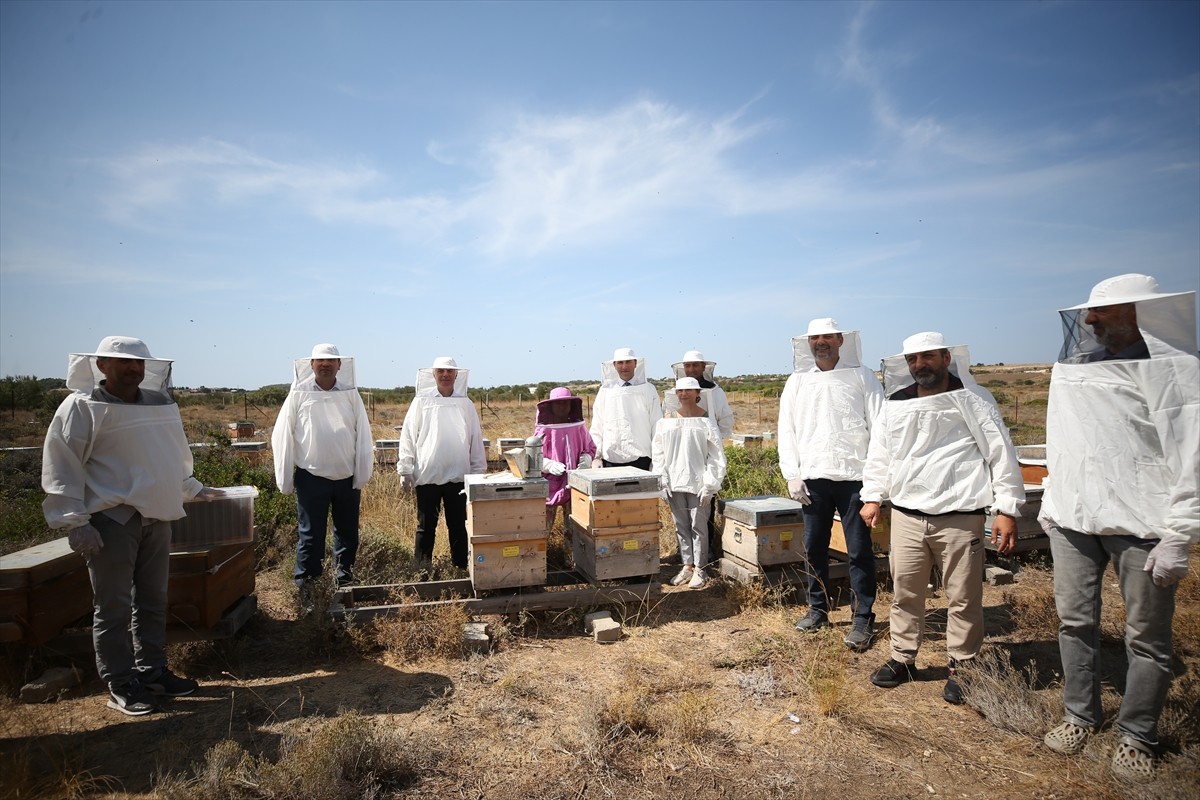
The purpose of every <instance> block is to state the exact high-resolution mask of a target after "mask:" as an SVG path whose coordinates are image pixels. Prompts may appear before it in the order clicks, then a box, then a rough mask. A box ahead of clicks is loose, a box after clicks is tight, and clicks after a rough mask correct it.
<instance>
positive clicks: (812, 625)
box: [796, 608, 832, 633]
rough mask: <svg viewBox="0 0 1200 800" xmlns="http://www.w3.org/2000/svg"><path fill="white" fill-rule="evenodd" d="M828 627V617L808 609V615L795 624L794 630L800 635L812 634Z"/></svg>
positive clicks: (813, 609)
mask: <svg viewBox="0 0 1200 800" xmlns="http://www.w3.org/2000/svg"><path fill="white" fill-rule="evenodd" d="M830 627H832V626H831V625H830V624H829V617H828V616H826V615H825V614H824V613H823V612H821V611H817V610H816V609H815V608H810V609H809V610H808V613H807V614H805V615H804V619H802V620H800V621H799V622H797V623H796V630H798V631H800V632H801V633H812V632H813V631H817V630H820V629H821V628H830Z"/></svg>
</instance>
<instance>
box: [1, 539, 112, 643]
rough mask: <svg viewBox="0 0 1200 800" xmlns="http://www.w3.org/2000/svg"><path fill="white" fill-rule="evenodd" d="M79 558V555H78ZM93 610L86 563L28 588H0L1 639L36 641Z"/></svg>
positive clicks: (44, 640) (40, 640) (86, 615)
mask: <svg viewBox="0 0 1200 800" xmlns="http://www.w3.org/2000/svg"><path fill="white" fill-rule="evenodd" d="M80 561H82V559H80ZM91 614H92V582H91V578H90V577H89V576H88V571H87V567H86V566H79V567H76V568H75V569H73V570H70V571H68V572H63V573H61V574H59V575H55V576H54V577H52V578H50V579H48V580H45V581H42V582H41V583H39V584H37V585H36V586H32V587H30V588H28V589H0V623H3V628H2V629H0V641H10V642H23V643H25V644H30V645H39V644H42V643H43V642H46V641H48V640H50V639H52V638H53V637H55V636H57V635H58V634H59V633H60V632H61V631H62V629H63V628H65V627H67V626H68V625H71V624H73V623H76V622H78V621H80V620H83V619H87V620H89V621H90V619H91Z"/></svg>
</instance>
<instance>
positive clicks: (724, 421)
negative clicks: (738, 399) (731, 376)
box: [663, 361, 733, 441]
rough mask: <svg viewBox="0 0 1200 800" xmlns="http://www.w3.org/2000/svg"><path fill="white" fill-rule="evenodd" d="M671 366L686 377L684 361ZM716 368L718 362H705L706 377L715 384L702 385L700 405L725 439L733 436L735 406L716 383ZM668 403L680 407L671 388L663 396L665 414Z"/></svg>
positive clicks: (678, 373) (676, 407)
mask: <svg viewBox="0 0 1200 800" xmlns="http://www.w3.org/2000/svg"><path fill="white" fill-rule="evenodd" d="M671 368H672V369H673V370H674V371H675V377H676V378H683V377H685V373H684V371H683V362H682V361H677V362H675V363H674V364H672V365H671ZM716 368H717V362H715V361H705V362H704V379H705V380H706V381H708V382H709V383H712V384H714V385H713V386H711V387H709V388H703V386H702V387H701V389H700V407H701V408H703V409H704V410H705V411H706V412H707V413H708V416H710V417H712V420H713V422H715V423H717V430H719V431H720V432H721V440H722V441H724V440H726V439H729V438H730V437H732V436H733V408H731V407H730V405H729V398H728V397H726V396H725V390H724V389H722V388H721V387H720V386H716V385H715V384H716V381H715V380H713V371H714V370H715V369H716ZM668 405H672V406H673V408H672V410H675V409H678V408H679V401H677V400H675V393H674V392H672V391H671V390H669V389H668V390H667V392H666V394H665V395H664V396H663V413H664V414H666V413H667V407H668Z"/></svg>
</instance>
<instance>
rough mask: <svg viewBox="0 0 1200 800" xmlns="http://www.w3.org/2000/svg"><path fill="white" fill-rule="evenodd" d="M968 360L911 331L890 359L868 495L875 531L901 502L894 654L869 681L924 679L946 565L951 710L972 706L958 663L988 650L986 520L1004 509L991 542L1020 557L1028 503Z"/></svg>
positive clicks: (895, 521) (895, 547)
mask: <svg viewBox="0 0 1200 800" xmlns="http://www.w3.org/2000/svg"><path fill="white" fill-rule="evenodd" d="M970 363H971V360H970V355H969V354H968V352H967V348H966V346H964V345H956V346H948V345H947V344H946V342H945V339H944V338H943V336H942V334H940V333H935V332H926V333H917V334H913V335H912V336H910V337H908V338H907V339H905V340H904V349H903V351H902V352H901V353H900V354H899V355H896V356H891V357H890V358H885V359H884V361H883V385H884V390H885V393H886V394H887V400H886V401H884V403H883V405H882V407H881V408H880V411H879V415H878V417H876V423H875V426H874V427H873V428H872V430H871V443H870V446H869V448H868V450H867V461H866V464H865V465H864V467H863V488H862V492H861V493H860V496H861V498H862V501H863V507H862V511H861V512H860V513H861V516H862V518H863V521H864V522H866V523H867V525H868V527H874V526H875V524H876V522H878V520H879V514H880V511H879V506H880V503H881V502H882V501H884V500H890V501H891V503H892V549H891V553H890V561H891V569H892V583H893V586H894V589H893V593H892V609H891V616H890V619H889V624H890V627H891V633H892V637H891V638H892V654H891V658H889V659H888V661H887V663H886V664H884V665H883V666H882V667H880V668H879V669H877V670H875V672H874V673H873V674H872V675H871V683H873V684H875V685H876V686H879V687H882V688H885V689H891V688H893V687H896V686H899V685H900V684H902V683H904V682H906V681H910V680H912V679H913V678H914V673H915V672H916V660H917V649H918V648H919V647H920V646H921V639H922V638H923V635H924V632H925V594H926V591H927V588H928V583H929V573H930V570H931V568H932V566H933V564H934V563H937V564H939V565H940V566H941V569H942V577H943V581H944V585H945V588H946V598H947V600H948V607H947V609H946V617H947V620H946V650H947V652H948V654H949V657H950V670H949V672H950V677H949V679H948V680H947V681H946V685H945V687H944V688H943V689H942V697H943V698H944V699H945V700H946V702H948V703H953V704H959V703H962V702H963V694H962V686H961V684H960V683H959V676H958V665H959V664H960V663H962V662H964V661H969V660H970V659H972V658H975V656H977V655H978V654H979V651H980V648H982V646H983V558H984V552H983V533H984V523H985V516H986V514H987V511H988V509H989V508H991V509H993V510H995V511H996V519H995V522H993V523H992V543H993V544H998V550H999V551H1000V552H1001V553H1007V552H1011V551H1012V549H1013V548H1014V547H1015V546H1016V535H1017V534H1016V517H1017V514H1019V513H1020V509H1021V505H1022V504H1023V503H1024V502H1025V482H1024V481H1023V480H1022V478H1021V466H1020V464H1019V463H1018V462H1017V453H1016V449H1015V448H1014V447H1013V444H1012V440H1011V439H1009V436H1008V428H1006V427H1005V425H1004V420H1003V419H1002V418H1001V416H1000V410H999V409H998V408H997V407H996V405H995V402H994V401H993V400H992V399H991V395H990V394H987V393H985V390H983V389H982V388H980V387H979V385H978V384H977V383H975V379H974V378H973V377H972V376H971V370H970Z"/></svg>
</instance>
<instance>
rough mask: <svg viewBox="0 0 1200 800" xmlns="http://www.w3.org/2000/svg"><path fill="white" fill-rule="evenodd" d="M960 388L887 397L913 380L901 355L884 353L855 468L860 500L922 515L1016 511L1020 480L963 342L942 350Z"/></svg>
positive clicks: (1022, 484)
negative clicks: (880, 389) (875, 404)
mask: <svg viewBox="0 0 1200 800" xmlns="http://www.w3.org/2000/svg"><path fill="white" fill-rule="evenodd" d="M949 349H950V352H951V355H952V356H953V362H952V364H951V366H950V372H951V373H952V374H954V375H956V376H957V377H958V378H959V380H961V381H962V383H963V388H961V389H955V390H951V391H948V392H942V393H941V394H936V395H931V396H929V397H917V398H913V399H908V400H900V399H892V398H893V397H894V396H895V393H896V392H897V391H899V390H901V389H903V388H904V387H906V386H909V385H911V384H912V383H913V379H912V376H911V374H910V373H909V371H908V365H907V364H906V363H905V361H904V357H903V356H891V357H889V358H886V359H884V362H883V373H884V392H885V394H886V395H887V398H888V399H887V400H885V401H884V402H883V404H882V405H881V407H880V409H879V415H878V416H877V417H876V419H875V425H874V427H873V428H872V430H871V443H870V446H869V448H868V451H867V461H866V464H865V465H864V468H863V488H862V491H861V492H860V493H859V496H860V497H861V498H862V501H863V502H864V503H869V502H876V503H878V502H882V501H884V500H890V501H891V502H892V504H893V505H896V506H901V507H903V508H907V509H910V510H913V511H919V512H922V513H925V514H947V513H952V512H956V511H974V510H977V509H981V508H991V509H992V510H994V511H996V512H998V513H1003V514H1008V515H1011V516H1017V515H1018V513H1019V512H1020V508H1021V506H1022V505H1023V504H1024V502H1025V482H1024V480H1023V479H1022V477H1021V466H1020V464H1019V463H1018V462H1017V452H1016V449H1015V448H1014V447H1013V444H1012V440H1011V439H1010V438H1009V435H1008V428H1007V427H1006V426H1005V425H1004V420H1003V418H1002V417H1001V416H1000V410H999V409H998V408H997V407H996V403H995V401H994V400H993V399H992V396H991V393H990V392H986V391H985V390H983V388H982V387H980V386H979V384H978V383H976V382H975V379H974V378H973V377H972V376H971V372H970V369H969V368H968V365H969V364H970V357H969V355H968V353H967V348H966V347H951V348H949Z"/></svg>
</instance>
